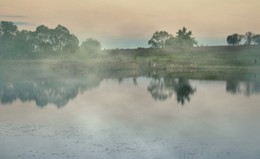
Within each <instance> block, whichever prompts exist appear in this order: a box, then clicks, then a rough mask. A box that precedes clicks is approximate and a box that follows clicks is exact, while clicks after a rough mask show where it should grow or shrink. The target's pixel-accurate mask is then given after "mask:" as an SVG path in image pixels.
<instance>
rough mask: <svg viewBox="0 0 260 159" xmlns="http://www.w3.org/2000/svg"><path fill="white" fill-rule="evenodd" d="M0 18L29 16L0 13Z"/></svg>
mask: <svg viewBox="0 0 260 159" xmlns="http://www.w3.org/2000/svg"><path fill="white" fill-rule="evenodd" d="M0 18H27V16H20V15H0Z"/></svg>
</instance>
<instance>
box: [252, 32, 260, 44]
mask: <svg viewBox="0 0 260 159" xmlns="http://www.w3.org/2000/svg"><path fill="white" fill-rule="evenodd" d="M253 41H254V43H256V44H257V45H259V44H260V34H256V35H254V37H253Z"/></svg>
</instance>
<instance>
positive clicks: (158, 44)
mask: <svg viewBox="0 0 260 159" xmlns="http://www.w3.org/2000/svg"><path fill="white" fill-rule="evenodd" d="M171 37H172V35H171V34H169V33H168V32H166V31H159V32H158V31H156V32H155V33H154V34H153V36H152V38H151V39H150V40H149V41H148V45H151V47H152V48H165V43H166V41H167V40H168V39H169V38H171Z"/></svg>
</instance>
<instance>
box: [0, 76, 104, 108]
mask: <svg viewBox="0 0 260 159" xmlns="http://www.w3.org/2000/svg"><path fill="white" fill-rule="evenodd" d="M99 82H100V80H85V81H84V82H62V81H30V82H14V83H5V82H0V101H1V103H2V104H11V103H12V102H14V101H15V100H17V99H19V100H21V101H22V102H31V101H35V103H36V105H37V106H39V107H44V106H46V105H48V104H54V105H56V106H57V107H62V106H65V105H66V104H67V103H68V102H69V101H70V100H71V99H74V98H75V97H76V96H77V95H78V94H79V93H80V92H84V91H86V90H88V89H90V88H93V87H96V86H98V85H99Z"/></svg>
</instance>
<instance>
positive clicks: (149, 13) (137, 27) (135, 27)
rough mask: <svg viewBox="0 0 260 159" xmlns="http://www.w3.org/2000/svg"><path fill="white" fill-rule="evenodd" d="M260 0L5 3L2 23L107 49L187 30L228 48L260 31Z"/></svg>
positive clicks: (142, 44)
mask: <svg viewBox="0 0 260 159" xmlns="http://www.w3.org/2000/svg"><path fill="white" fill-rule="evenodd" d="M259 8H260V1H259V0H214V1H213V0H196V1H195V0H37V1H36V0H0V21H3V20H5V21H13V22H15V24H16V25H18V27H19V29H28V30H35V28H36V27H37V26H39V25H41V24H44V25H46V26H48V27H50V28H54V27H56V26H57V25H58V24H61V25H63V26H66V27H67V28H68V29H69V30H70V31H71V32H72V33H73V34H75V35H76V36H77V37H78V38H79V39H80V41H84V40H85V39H87V38H90V37H92V38H95V39H97V40H99V41H100V42H101V43H102V45H103V48H136V47H148V45H147V41H148V40H149V39H150V38H151V37H152V34H153V33H154V32H155V31H160V30H165V31H167V32H169V33H171V34H173V35H175V34H176V32H177V31H178V29H180V28H182V27H183V26H185V27H187V28H188V29H189V30H192V32H193V35H194V36H195V38H196V39H197V40H198V42H199V45H204V46H205V45H223V44H225V43H226V36H227V35H229V34H232V33H241V34H244V33H245V32H247V31H252V32H254V33H260V16H259Z"/></svg>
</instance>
